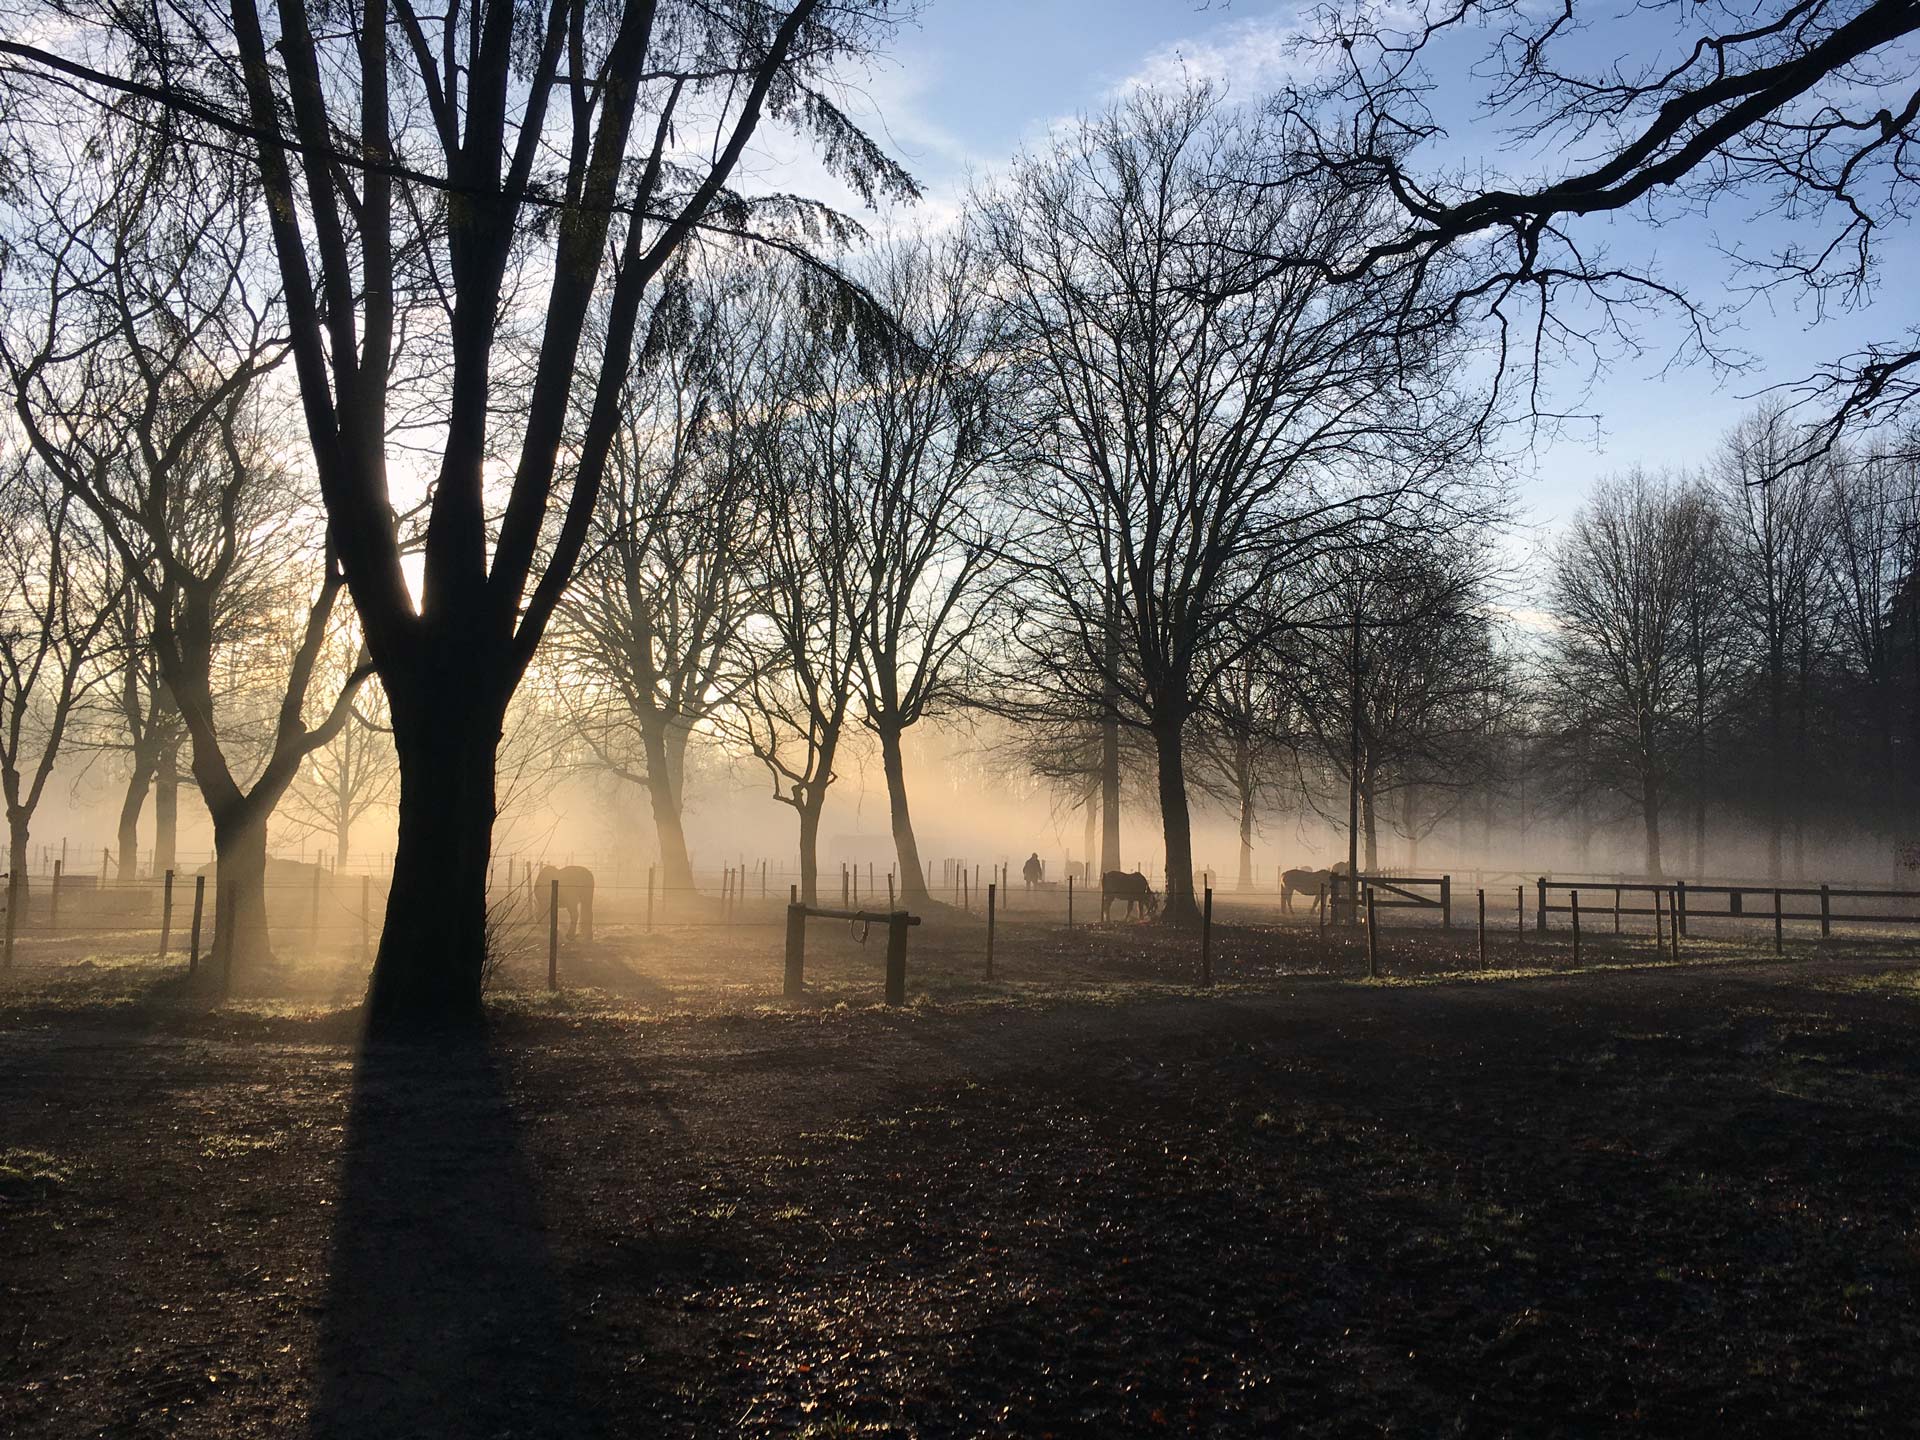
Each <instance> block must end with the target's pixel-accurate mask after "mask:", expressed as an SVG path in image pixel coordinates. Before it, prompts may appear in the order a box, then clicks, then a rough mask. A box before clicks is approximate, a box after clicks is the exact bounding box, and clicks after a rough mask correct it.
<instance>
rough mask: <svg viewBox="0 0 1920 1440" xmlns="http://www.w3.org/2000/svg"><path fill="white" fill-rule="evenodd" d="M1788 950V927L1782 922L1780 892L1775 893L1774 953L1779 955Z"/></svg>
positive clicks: (1776, 890) (1777, 889)
mask: <svg viewBox="0 0 1920 1440" xmlns="http://www.w3.org/2000/svg"><path fill="white" fill-rule="evenodd" d="M1785 950H1786V927H1785V926H1784V925H1783V924H1782V923H1781V920H1780V890H1779V887H1778V886H1775V887H1774V891H1773V953H1774V954H1776V955H1779V954H1781V953H1783V952H1784V951H1785Z"/></svg>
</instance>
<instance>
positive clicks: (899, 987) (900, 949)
mask: <svg viewBox="0 0 1920 1440" xmlns="http://www.w3.org/2000/svg"><path fill="white" fill-rule="evenodd" d="M906 1003H907V912H906V911H904V910H896V911H894V912H893V914H891V915H889V916H888V917H887V1004H889V1005H904V1004H906Z"/></svg>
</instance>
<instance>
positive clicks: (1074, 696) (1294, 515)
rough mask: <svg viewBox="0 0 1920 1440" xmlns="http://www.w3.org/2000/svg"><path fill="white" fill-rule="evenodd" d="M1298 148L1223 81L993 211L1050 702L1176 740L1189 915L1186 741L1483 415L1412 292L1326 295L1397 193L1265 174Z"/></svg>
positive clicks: (1146, 114)
mask: <svg viewBox="0 0 1920 1440" xmlns="http://www.w3.org/2000/svg"><path fill="white" fill-rule="evenodd" d="M1298 139H1299V137H1298V136H1297V135H1296V134H1295V133H1294V132H1293V131H1292V130H1291V129H1290V128H1289V126H1288V125H1287V124H1285V123H1282V122H1277V121H1274V120H1272V119H1270V118H1268V119H1263V118H1261V117H1258V116H1254V115H1249V114H1246V113H1244V112H1239V111H1235V110H1232V109H1230V108H1228V107H1226V106H1225V105H1224V104H1223V103H1222V101H1221V100H1220V99H1219V97H1217V96H1216V95H1214V94H1213V93H1211V92H1210V91H1208V90H1206V89H1204V88H1198V89H1190V90H1188V91H1186V92H1185V93H1183V94H1180V95H1175V96H1157V95H1147V94H1142V95H1136V96H1133V97H1131V98H1129V99H1127V100H1126V101H1123V102H1122V103H1120V104H1119V105H1117V106H1116V107H1114V108H1113V109H1112V110H1110V111H1108V112H1106V113H1104V114H1102V115H1099V116H1096V117H1094V118H1091V119H1088V120H1084V121H1082V122H1081V123H1080V124H1079V125H1078V126H1076V127H1075V128H1074V130H1073V131H1072V132H1071V134H1070V135H1069V136H1067V137H1066V138H1065V139H1063V140H1061V141H1060V142H1059V143H1058V144H1057V145H1056V146H1054V147H1053V149H1052V150H1051V151H1049V152H1048V153H1046V154H1043V155H1041V156H1038V157H1033V158H1028V159H1025V160H1023V161H1021V162H1019V163H1018V164H1017V165H1016V166H1015V168H1014V171H1013V174H1012V175H1011V177H1010V178H1009V179H1008V181H1007V182H1006V183H1005V185H1004V186H1003V187H1001V188H1000V189H998V190H996V191H994V192H992V193H990V194H988V195H986V196H985V197H983V198H982V201H981V204H980V219H979V224H980V227H981V231H982V233H983V235H984V236H985V237H986V240H987V243H988V244H989V245H990V247H991V250H992V253H993V255H994V258H995V261H996V265H997V270H998V284H999V288H1000V290H1001V293H1002V298H1003V302H1004V306H1005V315H1004V318H1003V320H1002V322H1001V324H1002V328H1003V331H1004V335H1005V339H1004V342H1003V349H1004V353H1005V355H1006V363H1007V364H1008V365H1009V367H1010V368H1011V372H1012V375H1013V377H1014V379H1013V382H1012V384H1011V385H1010V393H1012V394H1014V395H1015V396H1016V397H1018V402H1019V405H1018V410H1017V412H1016V419H1017V422H1018V425H1019V427H1020V428H1019V434H1018V438H1017V447H1016V450H1017V457H1018V459H1019V460H1020V461H1021V463H1022V472H1023V477H1024V478H1023V484H1022V503H1023V505H1024V507H1025V509H1026V510H1027V511H1028V513H1029V514H1030V515H1031V517H1032V520H1033V524H1032V527H1031V528H1032V532H1033V533H1032V536H1031V538H1029V539H1028V540H1026V541H1025V542H1024V543H1023V544H1022V546H1021V550H1020V556H1019V559H1020V563H1021V566H1022V569H1023V571H1024V574H1025V579H1024V582H1023V593H1022V598H1021V604H1022V610H1023V612H1024V615H1025V619H1026V623H1025V624H1024V626H1023V628H1022V630H1021V632H1020V637H1021V643H1022V644H1023V645H1024V646H1025V648H1026V650H1027V653H1028V655H1029V658H1030V662H1031V663H1030V666H1029V672H1030V674H1031V675H1032V676H1033V677H1034V683H1035V685H1036V687H1037V688H1038V689H1039V690H1040V691H1041V692H1042V693H1043V694H1045V695H1050V696H1053V697H1056V703H1061V702H1064V703H1067V704H1069V705H1070V706H1077V707H1079V708H1080V709H1082V710H1083V711H1084V712H1085V713H1088V714H1091V715H1093V716H1097V717H1099V718H1100V719H1101V720H1103V721H1104V720H1107V719H1110V718H1117V719H1119V720H1120V722H1121V723H1137V724H1139V725H1142V726H1144V727H1145V728H1146V729H1147V731H1148V732H1149V733H1150V734H1151V735H1152V736H1153V738H1154V742H1155V748H1156V752H1157V765H1158V771H1159V785H1158V794H1159V808H1160V817H1161V826H1162V831H1163V834H1164V838H1165V845H1166V872H1167V881H1166V885H1167V890H1166V894H1167V899H1166V905H1165V907H1164V909H1163V911H1162V914H1163V916H1165V917H1166V918H1167V919H1169V920H1171V921H1174V922H1190V921H1193V920H1195V919H1197V916H1198V908H1197V906H1196V904H1195V898H1194V890H1193V844H1192V829H1191V821H1190V817H1189V807H1188V794H1187V791H1188V776H1187V768H1188V761H1187V755H1186V740H1187V735H1188V728H1189V723H1190V722H1191V721H1192V719H1193V718H1194V716H1195V715H1196V713H1197V712H1198V710H1199V708H1200V707H1201V706H1202V705H1203V703H1204V701H1205V697H1206V696H1207V695H1208V694H1210V693H1211V692H1212V691H1213V689H1214V687H1215V684H1216V681H1217V677H1218V676H1219V675H1220V674H1221V673H1222V672H1223V671H1225V670H1226V669H1227V668H1229V667H1231V666H1233V665H1234V664H1236V663H1237V662H1238V661H1239V660H1240V659H1241V658H1242V656H1244V655H1245V654H1246V653H1248V651H1250V650H1251V649H1252V648H1254V647H1255V646H1256V645H1257V644H1258V643H1259V641H1260V639H1261V636H1260V634H1259V633H1258V631H1257V630H1255V629H1254V628H1253V627H1251V626H1249V625H1247V624H1245V623H1236V622H1244V621H1245V620H1246V619H1247V618H1248V617H1250V616H1252V615H1256V614H1258V613H1260V612H1259V611H1257V610H1256V609H1254V608H1253V607H1252V606H1250V605H1249V603H1248V602H1249V600H1250V598H1251V597H1255V596H1258V595H1260V594H1262V593H1263V592H1268V591H1272V590H1274V589H1275V588H1277V587H1276V577H1277V576H1279V575H1283V574H1284V573H1286V572H1287V571H1288V570H1289V569H1290V568H1292V567H1294V566H1296V565H1299V564H1301V563H1303V561H1304V560H1305V559H1306V558H1307V557H1309V556H1311V555H1312V554H1314V553H1316V552H1317V551H1318V550H1319V549H1320V548H1322V546H1323V545H1324V544H1325V543H1326V542H1327V537H1328V535H1329V533H1331V532H1337V531H1338V530H1340V529H1341V528H1343V527H1345V526H1347V525H1350V524H1353V523H1355V522H1356V520H1357V519H1358V517H1360V516H1362V515H1364V514H1366V513H1368V512H1370V511H1380V510H1390V509H1392V508H1393V507H1394V506H1395V505H1396V504H1398V503H1399V502H1400V501H1401V499H1402V498H1404V497H1405V496H1406V495H1407V494H1409V493H1418V492H1419V491H1421V490H1422V489H1423V488H1425V487H1428V486H1444V485H1448V484H1451V483H1453V482H1454V480H1455V478H1456V476H1457V475H1458V474H1459V466H1460V461H1461V459H1462V457H1463V455H1466V454H1468V453H1469V452H1471V451H1472V450H1473V449H1474V448H1475V446H1476V445H1477V442H1478V439H1479V436H1480V434H1481V422H1482V421H1483V420H1484V418H1485V416H1484V413H1483V412H1482V411H1481V410H1480V409H1479V408H1478V406H1477V405H1475V404H1473V403H1463V396H1462V395H1461V393H1460V392H1459V391H1458V390H1457V389H1456V388H1455V381H1456V379H1457V378H1458V377H1459V375H1460V374H1461V373H1462V372H1461V369H1460V367H1459V366H1458V365H1457V364H1456V363H1455V362H1456V361H1457V359H1458V356H1457V355H1456V354H1455V352H1454V348H1453V346H1454V337H1453V335H1452V332H1451V331H1450V330H1449V328H1448V327H1447V326H1446V325H1445V324H1435V325H1433V326H1431V327H1429V328H1425V329H1422V330H1418V331H1415V330H1413V329H1411V328H1408V327H1401V326H1398V325H1396V324H1392V323H1388V322H1389V321H1391V320H1393V318H1394V317H1395V316H1397V315H1398V313H1399V311H1400V307H1401V297H1400V296H1399V295H1398V294H1397V292H1396V289H1395V285H1394V283H1393V282H1391V281H1389V280H1382V281H1378V282H1376V281H1374V280H1373V279H1372V278H1370V277H1360V278H1358V279H1356V280H1354V281H1352V282H1350V283H1347V284H1342V285H1332V284H1328V283H1326V282H1325V278H1324V277H1325V275H1326V273H1327V271H1328V270H1329V268H1330V267H1331V266H1332V265H1333V264H1334V263H1335V261H1336V260H1337V259H1339V258H1340V257H1342V256H1344V255H1346V254H1348V253H1349V252H1351V251H1352V250H1354V249H1355V248H1356V247H1359V246H1363V245H1365V244H1367V243H1368V242H1369V241H1370V240H1371V239H1372V238H1373V237H1374V236H1375V234H1376V233H1377V226H1378V221H1379V208H1380V204H1381V198H1382V197H1380V196H1379V195H1376V194H1374V193H1372V192H1371V191H1370V190H1369V189H1368V188H1367V187H1366V186H1354V185H1349V184H1346V183H1344V182H1342V181H1337V180H1334V179H1330V178H1328V177H1326V176H1324V175H1320V174H1317V173H1315V172H1313V171H1312V170H1311V168H1310V167H1307V166H1304V165H1303V166H1301V167H1300V169H1299V172H1298V174H1299V178H1298V179H1297V180H1296V181H1295V182H1293V183H1277V182H1276V183H1267V184H1256V183H1249V181H1250V179H1252V177H1254V176H1256V175H1257V176H1262V177H1265V176H1267V175H1268V173H1269V160H1270V157H1271V156H1273V155H1275V154H1281V155H1284V154H1288V153H1291V152H1292V151H1293V150H1294V148H1295V145H1296V142H1297V140H1298ZM1277 254H1284V255H1287V256H1290V257H1295V258H1294V261H1293V262H1292V263H1288V264H1285V265H1275V264H1271V263H1269V262H1268V261H1267V260H1266V259H1265V258H1263V257H1267V256H1272V255H1277ZM1116 637H1117V641H1118V643H1117V644H1116V643H1115V642H1116ZM1122 652H1124V653H1122Z"/></svg>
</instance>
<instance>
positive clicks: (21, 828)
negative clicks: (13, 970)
mask: <svg viewBox="0 0 1920 1440" xmlns="http://www.w3.org/2000/svg"><path fill="white" fill-rule="evenodd" d="M29 863H30V862H29V861H28V859H27V816H25V815H23V814H21V813H20V812H18V811H15V812H13V813H12V814H10V815H9V816H8V817H7V917H6V921H5V925H6V941H5V943H6V954H5V956H4V957H3V958H4V962H5V964H6V965H7V966H8V967H11V966H12V965H13V937H14V935H15V934H16V933H17V932H18V931H19V930H20V928H21V927H22V926H24V925H25V924H26V923H27V866H28V864H29Z"/></svg>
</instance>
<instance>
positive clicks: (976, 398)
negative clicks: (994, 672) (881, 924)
mask: <svg viewBox="0 0 1920 1440" xmlns="http://www.w3.org/2000/svg"><path fill="white" fill-rule="evenodd" d="M864 278H865V279H866V280H867V283H868V289H869V290H870V292H871V293H872V294H873V295H874V297H875V298H876V299H877V300H878V301H879V302H880V303H881V304H883V305H885V306H886V307H887V309H888V311H889V313H890V314H891V315H892V316H893V317H894V318H895V321H896V323H897V324H898V325H899V327H900V331H901V333H900V334H899V335H897V336H896V337H895V340H894V343H892V344H887V345H883V346H879V347H877V348H876V351H875V359H874V364H873V366H872V372H871V374H870V375H869V376H867V377H866V378H865V381H864V383H863V384H862V385H861V387H860V390H859V392H858V394H857V395H855V396H854V397H851V400H850V406H849V410H850V418H851V421H852V424H853V426H854V434H853V436H852V443H851V445H850V446H849V449H848V456H847V458H848V465H847V468H846V470H845V471H844V472H843V474H842V476H841V483H842V484H844V485H845V486H847V487H848V488H849V490H850V491H851V494H852V505H853V510H852V514H851V516H850V522H851V534H850V537H849V538H850V539H851V541H852V544H853V546H854V549H855V553H854V556H853V560H852V574H851V575H850V577H849V584H850V587H851V590H850V593H849V595H848V597H847V598H848V600H849V601H850V602H851V603H852V610H851V612H850V615H851V618H852V619H854V620H855V622H856V624H857V628H856V631H855V636H856V648H855V663H856V667H857V673H858V677H859V694H860V715H861V720H862V722H863V723H864V724H865V725H866V727H867V729H869V730H870V731H872V732H873V734H874V735H875V736H876V737H877V738H878V740H879V742H880V760H881V766H882V769H883V771H884V773H885V775H886V782H887V801H888V810H889V814H890V818H891V822H892V827H893V841H894V849H895V851H896V854H897V855H898V858H899V862H900V880H901V885H902V895H903V898H904V899H906V900H909V901H912V902H914V903H917V904H923V905H924V904H925V903H926V902H927V899H928V896H927V893H926V883H925V879H924V872H923V870H922V867H921V860H920V847H919V843H918V842H917V841H916V839H915V838H914V832H913V819H912V814H911V810H910V808H909V806H908V803H907V778H906V763H905V756H904V751H903V748H902V745H901V739H902V737H903V736H904V735H905V733H906V732H907V730H909V729H910V728H911V727H912V726H914V725H917V724H919V723H920V722H921V721H922V720H925V719H927V718H928V717H930V716H934V715H938V714H940V713H941V712H943V711H946V710H950V709H952V708H953V707H954V706H956V705H958V704H961V703H964V702H965V701H966V700H968V699H970V698H971V695H972V692H973V689H974V681H975V678H976V667H975V665H974V660H975V652H976V650H977V648H978V646H979V645H980V644H981V642H982V640H983V634H982V631H983V627H984V626H985V624H986V621H987V619H988V617H989V616H990V615H991V614H992V613H993V611H994V607H995V606H996V604H997V602H998V600H999V597H1000V594H1001V589H1002V585H1001V582H1000V579H999V577H998V574H997V573H996V566H995V559H996V556H997V554H998V551H999V549H1000V546H1001V544H1002V543H1003V541H1004V537H1002V536H999V535H997V534H996V533H995V531H994V529H993V526H992V523H991V520H990V518H989V517H990V514H991V513H992V512H991V509H990V507H989V506H988V504H987V502H986V497H985V494H984V486H983V485H982V483H981V477H982V472H983V469H984V467H985V466H986V465H987V463H988V462H989V460H990V458H991V452H990V444H989V433H988V432H989V425H990V419H989V414H990V405H989V400H990V393H991V392H990V389H989V385H988V382H987V380H986V378H985V376H984V375H983V373H982V372H983V369H984V367H985V365H986V364H987V363H988V362H987V358H986V355H985V354H984V352H985V351H986V349H987V337H986V335H985V325H986V323H987V321H986V315H985V301H984V296H983V292H982V289H981V281H982V279H983V278H984V277H983V274H982V272H981V267H980V264H979V261H978V257H977V256H976V255H975V253H974V252H973V249H972V247H971V246H970V245H969V244H968V243H967V242H966V241H964V240H957V241H949V242H938V243H937V242H930V241H921V242H898V241H897V242H894V243H893V244H890V245H888V246H886V247H884V248H882V249H881V250H880V251H879V252H878V254H877V256H876V257H875V258H873V259H872V260H870V261H869V264H868V267H867V271H866V272H865V273H864Z"/></svg>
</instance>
